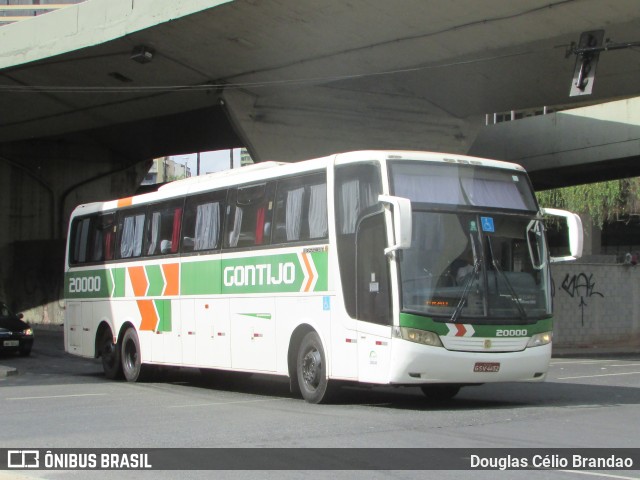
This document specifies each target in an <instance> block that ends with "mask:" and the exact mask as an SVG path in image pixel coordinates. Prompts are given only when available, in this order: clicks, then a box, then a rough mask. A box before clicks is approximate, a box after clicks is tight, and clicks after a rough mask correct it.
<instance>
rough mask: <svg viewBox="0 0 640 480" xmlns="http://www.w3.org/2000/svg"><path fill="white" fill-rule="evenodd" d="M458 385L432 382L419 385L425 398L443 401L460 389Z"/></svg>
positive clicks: (432, 400)
mask: <svg viewBox="0 0 640 480" xmlns="http://www.w3.org/2000/svg"><path fill="white" fill-rule="evenodd" d="M460 388H461V387H460V385H455V384H446V383H445V384H434V385H423V386H421V387H420V389H421V390H422V393H424V394H425V396H426V397H427V400H429V401H431V402H445V401H447V400H451V399H452V398H453V397H455V396H456V395H457V394H458V392H459V391H460Z"/></svg>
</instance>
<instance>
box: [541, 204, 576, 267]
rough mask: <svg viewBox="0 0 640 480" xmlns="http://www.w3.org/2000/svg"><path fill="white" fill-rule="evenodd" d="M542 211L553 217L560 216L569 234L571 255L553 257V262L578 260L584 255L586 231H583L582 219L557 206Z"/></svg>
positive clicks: (559, 218)
mask: <svg viewBox="0 0 640 480" xmlns="http://www.w3.org/2000/svg"><path fill="white" fill-rule="evenodd" d="M542 213H543V214H544V215H549V216H552V217H558V220H559V221H560V222H561V223H563V224H564V226H565V227H566V231H567V232H568V235H569V255H567V256H563V257H551V258H550V260H551V262H552V263H553V262H563V261H569V260H576V259H578V258H580V257H581V256H582V245H583V239H584V233H583V231H582V220H580V217H579V216H578V215H576V214H575V213H572V212H567V211H566V210H558V209H557V208H543V209H542Z"/></svg>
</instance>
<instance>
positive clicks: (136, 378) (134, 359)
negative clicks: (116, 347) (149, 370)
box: [120, 327, 146, 382]
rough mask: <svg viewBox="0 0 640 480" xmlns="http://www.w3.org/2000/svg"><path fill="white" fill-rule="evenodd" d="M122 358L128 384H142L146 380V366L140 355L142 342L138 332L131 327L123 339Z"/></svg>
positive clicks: (123, 370) (123, 371)
mask: <svg viewBox="0 0 640 480" xmlns="http://www.w3.org/2000/svg"><path fill="white" fill-rule="evenodd" d="M120 356H121V358H122V373H124V378H125V379H126V380H127V381H128V382H141V381H143V380H144V376H145V375H144V373H145V372H146V370H145V366H144V365H143V364H142V355H141V353H140V340H139V339H138V332H136V329H135V328H133V327H129V328H128V329H127V330H126V331H125V332H124V335H123V337H122V346H121V353H120Z"/></svg>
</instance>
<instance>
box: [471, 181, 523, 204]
mask: <svg viewBox="0 0 640 480" xmlns="http://www.w3.org/2000/svg"><path fill="white" fill-rule="evenodd" d="M462 186H463V188H464V191H465V193H466V194H467V198H469V202H470V203H471V205H478V206H483V207H506V206H508V207H509V208H512V209H515V210H526V209H527V206H526V205H525V203H524V201H523V200H522V195H521V194H520V191H519V190H518V187H517V185H516V184H515V183H513V182H499V181H495V180H487V179H483V178H463V179H462Z"/></svg>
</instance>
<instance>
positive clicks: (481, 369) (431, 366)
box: [389, 340, 551, 385]
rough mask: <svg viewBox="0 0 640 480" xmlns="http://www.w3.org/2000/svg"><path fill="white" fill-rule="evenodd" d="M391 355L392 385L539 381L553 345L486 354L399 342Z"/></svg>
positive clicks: (546, 368)
mask: <svg viewBox="0 0 640 480" xmlns="http://www.w3.org/2000/svg"><path fill="white" fill-rule="evenodd" d="M392 355H393V357H394V358H393V361H392V362H391V365H392V368H391V371H390V372H389V373H390V377H389V383H392V384H401V385H411V384H415V385H418V384H425V383H457V384H479V383H491V382H540V381H543V380H544V379H545V377H546V374H547V370H548V368H549V361H550V359H551V344H547V345H543V346H539V347H530V348H526V349H525V350H522V351H519V352H502V353H496V352H493V353H484V352H458V351H451V350H447V349H445V348H443V347H431V346H426V345H420V344H418V343H413V342H408V341H405V340H397V341H394V342H393V350H392Z"/></svg>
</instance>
